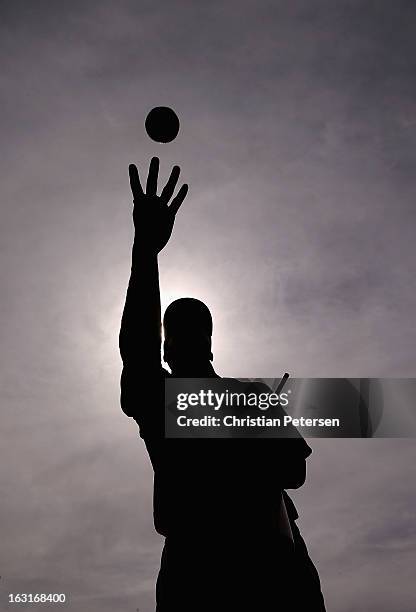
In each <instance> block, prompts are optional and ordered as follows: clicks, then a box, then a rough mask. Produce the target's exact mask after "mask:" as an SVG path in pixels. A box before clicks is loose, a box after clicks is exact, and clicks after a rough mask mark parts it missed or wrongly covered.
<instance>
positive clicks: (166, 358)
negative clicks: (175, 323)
mask: <svg viewBox="0 0 416 612" xmlns="http://www.w3.org/2000/svg"><path fill="white" fill-rule="evenodd" d="M169 359H170V351H169V346H168V343H167V342H166V340H165V341H164V342H163V361H164V362H165V363H169Z"/></svg>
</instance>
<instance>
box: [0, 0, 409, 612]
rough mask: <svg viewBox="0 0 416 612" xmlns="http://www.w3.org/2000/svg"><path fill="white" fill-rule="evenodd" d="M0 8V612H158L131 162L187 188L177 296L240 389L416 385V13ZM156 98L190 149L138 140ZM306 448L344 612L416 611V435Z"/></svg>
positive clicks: (402, 6)
mask: <svg viewBox="0 0 416 612" xmlns="http://www.w3.org/2000/svg"><path fill="white" fill-rule="evenodd" d="M0 7H1V8H0V10H1V19H0V66H1V67H0V97H1V113H0V123H1V134H2V155H1V160H2V161H1V164H0V189H1V224H0V245H1V246H0V248H1V258H0V274H1V293H0V316H1V326H0V342H1V347H2V350H1V355H0V377H1V388H0V394H1V395H0V398H1V411H2V412H1V416H2V418H1V459H2V460H1V472H0V486H1V506H0V535H1V541H2V547H1V549H0V574H1V576H2V578H1V581H0V597H1V600H0V609H1V610H3V609H4V610H6V609H9V608H8V606H7V594H8V593H10V592H33V593H35V592H64V593H66V594H67V597H68V598H69V600H70V604H69V605H68V609H70V610H71V611H72V610H73V611H74V612H75V611H76V612H78V611H82V612H84V611H85V610H88V612H98V611H100V612H107V611H108V612H110V611H111V612H113V611H114V610H120V611H126V612H127V611H131V612H135V610H136V609H137V608H140V611H141V612H151V610H152V606H153V588H154V580H155V576H156V572H157V567H158V562H159V555H160V550H161V545H162V542H161V538H160V537H158V536H157V535H156V534H155V533H154V531H153V525H152V516H151V487H152V476H151V471H150V469H149V463H148V460H147V457H146V454H145V452H144V448H143V444H142V442H141V440H140V439H138V437H137V432H136V430H135V425H134V423H133V422H131V421H129V419H127V418H126V417H124V415H123V414H122V413H121V411H120V409H119V403H118V380H119V374H120V359H119V356H118V348H117V334H118V326H119V320H120V316H121V311H122V307H123V300H124V295H125V289H126V286H127V282H128V274H129V265H130V263H129V261H130V248H131V241H132V223H131V198H130V194H129V186H128V177H127V167H128V163H129V162H136V163H137V164H138V166H139V169H140V168H146V167H147V164H148V160H149V159H150V157H151V156H152V155H154V154H157V155H159V156H160V157H161V175H162V177H165V176H167V175H168V173H169V170H170V167H171V165H172V164H173V163H179V164H180V165H181V167H182V173H183V178H184V180H186V181H187V182H189V184H190V193H189V196H188V198H187V200H186V202H185V204H184V205H183V207H182V209H181V214H180V216H178V219H177V224H176V228H175V236H174V239H173V240H172V243H171V245H170V246H169V247H168V248H167V249H166V251H165V252H164V254H163V255H162V257H161V262H160V265H161V283H162V291H163V301H164V304H166V303H168V302H169V301H170V300H171V299H172V298H175V297H178V296H181V295H191V296H195V297H199V298H201V299H203V300H205V301H206V302H207V303H208V304H209V305H210V306H211V309H212V311H213V315H214V349H215V354H216V360H215V363H216V367H217V369H218V371H219V373H221V374H224V375H229V376H248V377H251V376H253V377H254V376H260V377H275V376H276V377H277V376H279V374H280V373H282V372H283V371H285V370H287V371H289V372H290V373H291V374H292V375H294V376H323V377H324V376H345V377H353V376H396V377H407V376H415V357H416V348H415V347H416V327H415V325H414V312H415V310H416V291H415V262H416V246H415V240H414V232H415V221H416V208H415V192H416V173H415V170H416V157H415V154H414V147H415V144H416V143H415V141H416V102H415V100H416V98H415V95H416V86H415V85H416V78H415V69H416V62H415V59H414V58H415V57H416V38H415V37H414V23H415V19H416V5H415V3H414V2H412V1H410V0H409V1H407V0H396V1H395V2H393V1H385V0H378V1H377V2H376V1H372V0H366V1H364V0H337V2H334V1H333V0H313V1H311V0H290V2H289V1H286V0H285V1H283V0H274V1H266V0H256V1H254V0H252V1H247V0H238V1H237V0H232V1H231V0H230V1H222V2H218V1H216V0H214V1H212V2H209V3H205V4H203V3H200V2H195V1H193V0H174V1H171V2H159V3H155V2H153V1H151V0H136V1H133V0H120V1H118V2H110V1H108V0H101V1H100V2H98V0H97V1H87V2H80V1H78V0H76V1H73V2H70V3H69V2H63V1H61V2H56V1H53V0H38V1H37V2H23V1H21V0H13V1H11V0H4V1H3V2H1V4H0ZM161 104H162V105H169V106H172V107H173V108H175V110H176V111H177V113H178V115H179V117H180V119H181V131H180V134H179V136H178V138H177V139H176V141H174V142H173V143H171V144H169V145H156V144H155V143H152V142H151V141H150V140H149V139H148V138H147V136H146V135H145V133H144V129H143V121H144V118H145V116H146V113H147V112H148V110H149V109H150V108H152V107H153V106H156V105H161ZM311 444H312V446H313V448H314V453H313V455H312V457H311V458H310V461H309V481H308V483H307V484H306V485H305V487H304V488H303V489H302V490H300V491H299V492H297V493H296V495H295V498H296V501H297V504H298V507H299V513H300V515H301V518H300V520H299V524H300V527H301V529H302V531H303V533H304V535H305V538H306V539H307V541H308V543H309V546H310V550H311V554H312V556H313V558H314V559H315V561H316V564H317V566H318V568H319V570H320V573H321V578H322V582H323V588H324V592H325V595H326V600H327V604H328V610H329V612H356V611H357V610H365V611H366V612H376V611H377V612H392V610H394V611H398V612H414V610H415V605H416V604H415V596H414V576H411V568H412V566H413V567H414V566H415V563H416V553H415V545H416V532H415V527H414V520H413V516H412V513H413V510H414V508H415V506H416V491H415V488H414V464H415V460H416V447H415V444H414V441H413V440H407V441H406V440H367V441H365V440H342V441H329V440H327V441H325V440H320V441H315V442H314V441H312V443H311ZM10 608H12V606H11V607H10ZM13 609H14V608H13ZM38 609H39V610H40V609H43V608H41V607H38V608H37V607H36V606H32V607H31V610H33V611H36V610H38Z"/></svg>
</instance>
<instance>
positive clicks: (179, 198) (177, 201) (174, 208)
mask: <svg viewBox="0 0 416 612" xmlns="http://www.w3.org/2000/svg"><path fill="white" fill-rule="evenodd" d="M187 193H188V185H182V187H181V188H180V189H179V191H178V194H177V195H176V196H175V197H174V198H173V200H172V204H171V205H170V206H169V210H170V211H171V212H172V213H173V215H176V213H177V212H178V210H179V208H180V206H181V204H182V202H183V201H184V199H185V197H186V194H187Z"/></svg>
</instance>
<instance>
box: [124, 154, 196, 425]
mask: <svg viewBox="0 0 416 612" xmlns="http://www.w3.org/2000/svg"><path fill="white" fill-rule="evenodd" d="M158 173H159V159H158V158H157V157H154V158H152V160H151V162H150V167H149V173H148V177H147V182H146V190H145V191H144V190H143V188H142V186H141V183H140V178H139V173H138V170H137V168H136V166H135V165H133V164H131V165H130V166H129V175H130V186H131V190H132V194H133V203H134V205H133V221H134V228H135V232H134V242H133V252H132V264H131V275H130V280H129V285H128V289H127V296H126V303H125V306H124V311H123V317H122V320H121V329H120V336H119V346H120V354H121V358H122V360H123V374H122V408H123V410H124V411H125V412H126V413H127V414H129V413H130V412H131V410H130V408H129V406H128V405H127V404H128V400H125V401H124V402H123V396H124V397H126V396H128V397H131V395H132V393H131V392H130V393H127V394H126V393H125V387H127V391H131V387H132V385H133V380H137V379H138V377H139V375H140V377H141V378H142V379H143V376H149V375H150V376H153V375H158V374H160V369H161V360H160V345H161V314H160V292H159V271H158V261H157V256H158V253H159V252H160V251H161V250H162V249H163V248H164V247H165V246H166V244H167V242H168V240H169V238H170V236H171V234H172V229H173V224H174V221H175V215H176V213H177V211H178V210H179V207H180V205H181V204H182V202H183V200H184V199H185V196H186V194H187V191H188V186H187V185H183V186H182V187H181V188H180V190H179V191H178V194H177V195H176V196H175V197H174V198H173V199H172V201H171V203H170V205H169V202H170V200H171V198H172V196H173V192H174V191H175V187H176V184H177V182H178V178H179V173H180V169H179V167H178V166H174V167H173V169H172V172H171V175H170V177H169V180H168V181H167V183H166V185H165V187H164V188H163V190H162V192H161V194H160V196H158V195H157V180H158ZM139 363H140V365H139ZM123 387H124V393H123ZM123 404H124V405H123Z"/></svg>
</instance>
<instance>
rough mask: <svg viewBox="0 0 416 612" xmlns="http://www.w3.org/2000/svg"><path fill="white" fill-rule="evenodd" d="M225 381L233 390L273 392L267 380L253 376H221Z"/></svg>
mask: <svg viewBox="0 0 416 612" xmlns="http://www.w3.org/2000/svg"><path fill="white" fill-rule="evenodd" d="M220 380H221V381H222V382H223V383H225V384H227V386H228V387H232V388H233V390H236V391H237V390H239V391H240V392H241V393H243V392H244V393H256V394H259V393H271V392H272V390H271V389H270V387H269V386H268V385H266V383H265V382H263V381H260V380H256V379H251V378H247V379H245V378H221V379H220Z"/></svg>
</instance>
